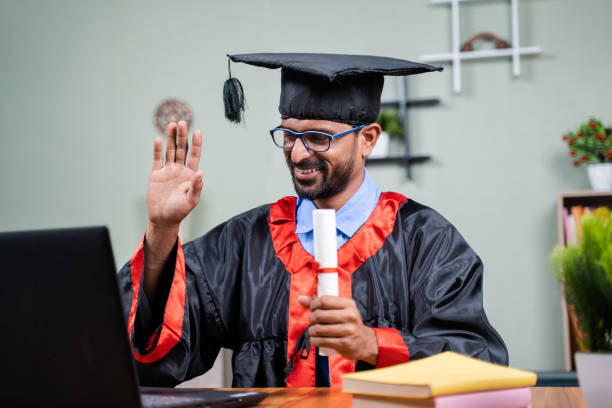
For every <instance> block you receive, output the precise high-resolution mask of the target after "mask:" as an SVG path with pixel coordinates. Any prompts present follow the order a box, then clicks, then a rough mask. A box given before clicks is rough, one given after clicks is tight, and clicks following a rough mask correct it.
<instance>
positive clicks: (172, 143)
mask: <svg viewBox="0 0 612 408" xmlns="http://www.w3.org/2000/svg"><path fill="white" fill-rule="evenodd" d="M166 139H167V141H166V164H168V163H174V156H175V155H176V123H174V122H170V123H168V130H167V131H166Z"/></svg>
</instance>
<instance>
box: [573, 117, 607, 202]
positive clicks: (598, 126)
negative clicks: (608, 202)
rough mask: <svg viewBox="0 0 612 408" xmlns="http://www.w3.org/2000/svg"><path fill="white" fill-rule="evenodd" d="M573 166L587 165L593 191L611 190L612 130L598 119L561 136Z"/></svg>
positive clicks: (591, 120)
mask: <svg viewBox="0 0 612 408" xmlns="http://www.w3.org/2000/svg"><path fill="white" fill-rule="evenodd" d="M563 141H564V142H566V143H567V145H568V147H569V153H570V156H571V157H573V159H574V160H573V164H574V166H576V167H578V166H579V165H580V164H581V163H584V164H586V165H587V172H588V175H589V181H590V182H591V186H592V187H593V189H594V190H610V189H612V129H611V128H609V127H608V128H606V127H605V126H604V125H603V124H602V123H601V121H600V120H599V119H596V118H590V119H589V120H588V121H587V122H585V123H583V124H582V125H580V127H579V128H578V130H576V131H575V132H568V133H566V134H564V135H563Z"/></svg>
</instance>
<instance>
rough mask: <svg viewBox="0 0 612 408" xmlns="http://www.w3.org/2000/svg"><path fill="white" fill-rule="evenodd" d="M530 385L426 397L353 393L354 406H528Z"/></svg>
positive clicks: (354, 407)
mask: <svg viewBox="0 0 612 408" xmlns="http://www.w3.org/2000/svg"><path fill="white" fill-rule="evenodd" d="M530 406H531V390H530V389H529V387H522V388H508V389H505V390H494V391H482V392H469V393H465V394H452V395H444V396H440V397H432V398H425V399H418V398H399V397H379V396H373V395H359V394H355V395H353V408H400V407H401V408H406V407H408V408H491V407H495V408H528V407H530Z"/></svg>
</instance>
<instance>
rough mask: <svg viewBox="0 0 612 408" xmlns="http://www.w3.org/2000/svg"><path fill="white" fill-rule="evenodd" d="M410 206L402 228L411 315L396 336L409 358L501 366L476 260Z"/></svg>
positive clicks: (437, 221)
mask: <svg viewBox="0 0 612 408" xmlns="http://www.w3.org/2000/svg"><path fill="white" fill-rule="evenodd" d="M413 205H414V206H415V207H416V208H413V209H412V211H411V214H410V216H409V217H408V218H407V220H409V221H408V222H407V224H406V225H405V237H406V240H407V241H408V242H409V245H406V258H407V264H409V265H411V272H410V277H409V287H410V290H409V292H410V293H409V294H410V296H409V302H410V303H409V310H410V311H411V313H410V316H409V323H408V326H409V330H405V331H403V332H401V335H402V337H403V339H404V341H405V343H406V345H407V346H408V350H409V353H410V359H418V358H422V357H426V356H430V355H433V354H437V353H440V352H442V351H446V350H452V351H455V352H458V353H461V354H465V355H468V356H472V357H476V358H479V359H482V360H486V361H491V362H494V363H499V364H505V365H507V364H508V352H507V350H506V346H505V344H504V342H503V340H502V339H501V337H500V336H499V334H498V333H497V332H496V331H495V329H494V328H493V327H492V326H491V324H490V323H489V321H488V320H487V317H486V314H485V311H484V308H483V302H482V280H483V264H482V262H481V260H480V258H479V257H478V255H476V253H475V252H474V251H473V250H472V249H471V248H470V246H469V245H468V244H467V242H466V241H465V240H464V238H463V237H462V236H461V235H460V234H459V232H458V231H457V230H456V228H455V227H454V226H453V225H452V224H451V223H450V222H448V221H447V220H446V219H444V218H443V217H442V216H441V215H439V214H438V213H436V212H435V211H433V210H431V209H429V208H427V207H424V206H421V205H418V204H413ZM415 210H416V211H415Z"/></svg>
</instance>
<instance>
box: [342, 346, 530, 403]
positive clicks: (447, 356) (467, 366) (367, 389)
mask: <svg viewBox="0 0 612 408" xmlns="http://www.w3.org/2000/svg"><path fill="white" fill-rule="evenodd" d="M536 380H537V377H536V374H535V373H533V372H530V371H525V370H519V369H516V368H509V367H506V366H501V365H498V364H493V363H489V362H486V361H482V360H478V359H475V358H472V357H467V356H464V355H461V354H458V353H454V352H452V351H445V352H443V353H440V354H436V355H434V356H431V357H426V358H423V359H420V360H415V361H412V362H408V363H404V364H398V365H395V366H391V367H385V368H378V369H374V370H367V371H359V372H356V373H350V374H346V375H344V376H343V387H342V390H343V391H344V392H349V393H353V394H358V395H359V397H356V398H361V396H362V395H370V396H378V397H386V398H388V397H394V398H404V399H411V400H415V399H421V400H425V399H430V401H421V402H423V403H429V404H431V403H435V397H441V396H450V395H456V394H466V393H483V392H486V391H496V390H506V389H517V388H519V389H520V388H526V387H531V386H533V385H535V383H536ZM523 392H524V391H523ZM489 396H493V394H489ZM466 398H467V397H466ZM496 398H497V397H496ZM411 402H413V401H411ZM423 406H436V405H423Z"/></svg>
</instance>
